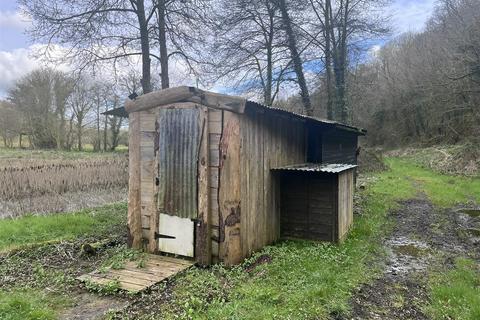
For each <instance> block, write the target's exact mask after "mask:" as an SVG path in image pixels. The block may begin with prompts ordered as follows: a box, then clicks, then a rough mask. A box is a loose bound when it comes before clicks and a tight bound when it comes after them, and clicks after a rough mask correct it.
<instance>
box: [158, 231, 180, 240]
mask: <svg viewBox="0 0 480 320" xmlns="http://www.w3.org/2000/svg"><path fill="white" fill-rule="evenodd" d="M155 239H176V237H174V236H169V235H166V234H161V233H158V232H155Z"/></svg>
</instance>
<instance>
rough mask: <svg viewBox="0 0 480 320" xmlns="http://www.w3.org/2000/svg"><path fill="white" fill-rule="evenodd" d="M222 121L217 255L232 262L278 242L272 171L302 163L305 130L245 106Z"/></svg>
mask: <svg viewBox="0 0 480 320" xmlns="http://www.w3.org/2000/svg"><path fill="white" fill-rule="evenodd" d="M224 119H225V120H224V123H223V128H224V132H223V134H222V139H221V143H220V145H221V154H220V158H221V159H220V160H221V161H220V198H219V207H220V223H219V226H220V237H219V240H220V252H219V257H220V260H222V261H224V262H225V263H226V264H235V263H237V262H239V261H240V260H241V259H243V258H244V257H246V256H248V255H249V254H251V253H252V252H253V251H255V250H258V249H260V248H262V247H263V246H265V245H266V244H269V243H272V242H273V241H275V240H277V239H278V238H279V235H280V215H279V196H278V193H279V179H277V178H276V177H274V176H273V175H272V172H271V171H270V169H271V168H274V167H279V166H284V165H289V164H297V163H303V162H305V148H304V146H305V131H304V126H303V122H302V121H301V120H292V119H291V118H287V117H285V116H283V115H277V114H272V113H268V114H267V113H263V112H259V111H256V110H253V109H248V108H247V110H246V113H245V114H243V115H235V114H233V113H230V112H227V111H224ZM237 132H238V133H237ZM222 220H223V223H222ZM222 240H223V241H222Z"/></svg>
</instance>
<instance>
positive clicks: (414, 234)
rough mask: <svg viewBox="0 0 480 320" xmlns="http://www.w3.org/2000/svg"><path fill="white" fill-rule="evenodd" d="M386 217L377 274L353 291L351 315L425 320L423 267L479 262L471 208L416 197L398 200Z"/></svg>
mask: <svg viewBox="0 0 480 320" xmlns="http://www.w3.org/2000/svg"><path fill="white" fill-rule="evenodd" d="M391 218H392V219H393V220H394V227H393V230H392V232H391V233H390V234H389V235H388V237H387V238H386V239H384V245H385V250H386V260H385V261H384V262H383V274H382V276H381V277H380V278H379V279H377V280H376V281H374V282H373V283H372V284H369V285H364V286H363V287H362V288H360V290H359V291H358V292H357V293H356V294H355V295H354V297H353V298H352V305H353V314H352V316H351V319H382V320H383V319H392V320H393V319H428V317H427V316H426V315H425V314H424V312H423V311H422V310H423V308H424V306H425V305H426V304H427V303H428V299H429V297H428V290H427V281H428V273H429V271H432V270H441V269H448V268H452V267H453V266H454V261H455V258H457V257H464V256H469V257H471V258H474V259H477V260H479V261H480V249H479V247H480V246H479V244H480V238H479V236H480V235H479V234H477V232H475V230H479V229H478V228H479V226H480V218H479V217H478V216H476V214H475V213H474V212H466V211H464V210H462V209H461V208H453V209H439V208H436V207H434V206H433V205H432V203H431V202H430V201H428V200H427V199H426V197H425V196H424V195H419V196H418V197H417V198H415V199H410V200H407V201H403V202H401V203H400V208H399V209H397V210H395V211H394V212H392V213H391Z"/></svg>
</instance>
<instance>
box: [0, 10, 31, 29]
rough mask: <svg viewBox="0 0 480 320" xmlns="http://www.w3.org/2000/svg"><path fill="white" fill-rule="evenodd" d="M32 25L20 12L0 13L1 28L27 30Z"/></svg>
mask: <svg viewBox="0 0 480 320" xmlns="http://www.w3.org/2000/svg"><path fill="white" fill-rule="evenodd" d="M30 23H31V20H30V18H29V17H27V16H25V15H24V14H23V13H22V12H20V11H0V28H6V29H7V28H8V29H18V30H22V31H23V30H25V28H27V27H28V26H29V25H30Z"/></svg>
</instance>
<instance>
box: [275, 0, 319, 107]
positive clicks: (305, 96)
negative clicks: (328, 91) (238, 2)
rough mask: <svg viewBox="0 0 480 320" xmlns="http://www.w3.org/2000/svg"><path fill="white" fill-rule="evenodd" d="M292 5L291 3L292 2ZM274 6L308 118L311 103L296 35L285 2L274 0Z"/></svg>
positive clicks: (284, 0)
mask: <svg viewBox="0 0 480 320" xmlns="http://www.w3.org/2000/svg"><path fill="white" fill-rule="evenodd" d="M292 3H293V2H292ZM276 4H277V6H278V8H279V10H280V13H281V17H282V27H283V29H284V31H285V33H286V36H287V43H288V49H289V50H290V56H291V60H292V63H293V69H294V70H295V74H296V76H297V82H298V86H299V88H300V96H301V97H302V103H303V107H304V109H305V113H306V114H307V115H309V116H311V115H313V109H312V103H311V101H310V93H309V91H308V87H307V81H306V79H305V75H304V72H303V63H302V58H301V56H300V52H299V50H298V42H297V38H296V33H295V31H294V29H293V22H292V19H291V18H290V15H289V8H288V6H287V2H286V0H276Z"/></svg>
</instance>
